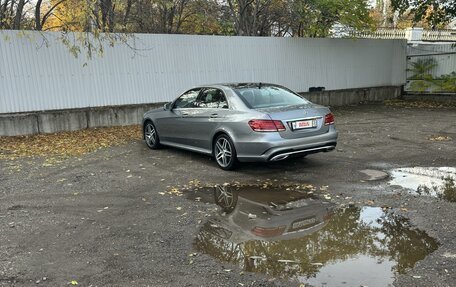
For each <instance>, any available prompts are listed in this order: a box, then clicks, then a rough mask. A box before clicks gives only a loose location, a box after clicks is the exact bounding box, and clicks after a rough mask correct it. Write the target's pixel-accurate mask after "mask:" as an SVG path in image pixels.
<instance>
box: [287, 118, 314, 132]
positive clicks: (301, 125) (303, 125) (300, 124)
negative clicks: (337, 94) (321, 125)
mask: <svg viewBox="0 0 456 287" xmlns="http://www.w3.org/2000/svg"><path fill="white" fill-rule="evenodd" d="M291 125H292V127H293V129H294V130H297V129H307V128H314V127H316V126H317V120H316V119H313V120H306V121H296V122H292V123H291Z"/></svg>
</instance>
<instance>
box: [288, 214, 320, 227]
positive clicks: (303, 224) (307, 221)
mask: <svg viewBox="0 0 456 287" xmlns="http://www.w3.org/2000/svg"><path fill="white" fill-rule="evenodd" d="M316 221H317V220H316V218H315V217H311V218H306V219H303V220H299V221H296V222H293V224H292V226H291V228H292V229H301V228H304V227H307V226H309V225H313V224H315V222H316Z"/></svg>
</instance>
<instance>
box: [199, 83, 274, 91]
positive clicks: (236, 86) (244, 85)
mask: <svg viewBox="0 0 456 287" xmlns="http://www.w3.org/2000/svg"><path fill="white" fill-rule="evenodd" d="M261 86H275V87H281V86H280V85H276V84H271V83H261V82H257V83H255V82H245V83H219V84H211V85H200V86H198V87H197V88H231V89H240V88H249V87H261Z"/></svg>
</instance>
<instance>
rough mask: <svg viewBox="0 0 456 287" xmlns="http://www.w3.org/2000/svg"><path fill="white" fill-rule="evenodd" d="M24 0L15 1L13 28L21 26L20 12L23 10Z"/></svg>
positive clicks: (16, 28) (17, 28)
mask: <svg viewBox="0 0 456 287" xmlns="http://www.w3.org/2000/svg"><path fill="white" fill-rule="evenodd" d="M24 5H25V0H19V2H18V3H17V8H16V14H15V15H14V22H13V30H19V29H20V28H21V21H22V12H23V11H24Z"/></svg>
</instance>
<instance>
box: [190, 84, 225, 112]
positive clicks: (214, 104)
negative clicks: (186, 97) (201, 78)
mask: <svg viewBox="0 0 456 287" xmlns="http://www.w3.org/2000/svg"><path fill="white" fill-rule="evenodd" d="M196 105H197V106H198V107H199V108H213V109H217V108H220V109H227V108H228V102H227V101H226V97H225V95H224V94H223V92H222V91H221V90H219V89H212V88H211V89H206V90H204V91H203V92H202V93H201V96H200V98H199V99H198V101H197V104H196Z"/></svg>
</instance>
